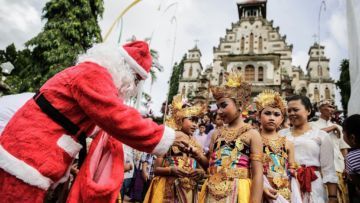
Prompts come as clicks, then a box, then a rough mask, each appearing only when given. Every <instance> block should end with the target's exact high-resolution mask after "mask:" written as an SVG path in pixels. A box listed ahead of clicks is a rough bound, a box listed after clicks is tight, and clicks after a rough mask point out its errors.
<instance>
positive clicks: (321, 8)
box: [318, 0, 326, 99]
mask: <svg viewBox="0 0 360 203" xmlns="http://www.w3.org/2000/svg"><path fill="white" fill-rule="evenodd" d="M322 10H324V11H326V2H325V0H322V1H321V4H320V9H319V18H318V37H319V41H318V51H319V54H318V77H319V97H320V98H321V76H322V70H321V65H320V55H321V51H320V25H321V23H320V18H321V11H322ZM320 98H319V99H320Z"/></svg>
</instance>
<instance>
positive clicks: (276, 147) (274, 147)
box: [262, 136, 285, 154]
mask: <svg viewBox="0 0 360 203" xmlns="http://www.w3.org/2000/svg"><path fill="white" fill-rule="evenodd" d="M262 140H263V143H264V146H265V147H268V148H270V150H271V151H272V152H273V153H275V154H278V153H280V152H281V151H282V150H281V149H282V147H283V146H285V137H278V138H277V139H275V140H271V139H269V138H266V137H264V136H262Z"/></svg>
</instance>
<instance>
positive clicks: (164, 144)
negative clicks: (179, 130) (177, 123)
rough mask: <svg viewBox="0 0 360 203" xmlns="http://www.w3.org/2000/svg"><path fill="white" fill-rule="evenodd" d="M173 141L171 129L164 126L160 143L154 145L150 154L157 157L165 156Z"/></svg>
mask: <svg viewBox="0 0 360 203" xmlns="http://www.w3.org/2000/svg"><path fill="white" fill-rule="evenodd" d="M174 140H175V131H174V130H173V129H172V128H169V127H167V126H165V129H164V134H163V135H162V137H161V140H160V142H159V143H158V144H157V145H156V147H155V149H154V150H153V151H152V153H153V154H155V155H158V156H161V155H164V154H166V152H167V151H168V150H169V148H170V147H171V145H172V144H173V143H174Z"/></svg>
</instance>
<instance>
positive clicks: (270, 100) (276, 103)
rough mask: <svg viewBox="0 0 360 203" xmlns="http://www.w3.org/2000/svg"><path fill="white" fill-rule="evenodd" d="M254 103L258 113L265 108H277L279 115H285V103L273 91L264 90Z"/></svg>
mask: <svg viewBox="0 0 360 203" xmlns="http://www.w3.org/2000/svg"><path fill="white" fill-rule="evenodd" d="M254 102H255V104H256V109H257V110H258V112H260V111H262V110H263V109H264V108H265V107H272V108H279V109H280V111H281V113H282V114H283V115H284V114H285V113H286V101H285V100H284V99H283V98H282V97H281V96H280V94H279V93H278V92H275V91H274V90H269V89H267V90H264V91H263V92H261V93H260V94H259V95H258V96H257V97H255V99H254Z"/></svg>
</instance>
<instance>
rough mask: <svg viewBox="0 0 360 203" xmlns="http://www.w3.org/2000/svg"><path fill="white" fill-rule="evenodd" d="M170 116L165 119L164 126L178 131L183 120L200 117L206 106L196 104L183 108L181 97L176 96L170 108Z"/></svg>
mask: <svg viewBox="0 0 360 203" xmlns="http://www.w3.org/2000/svg"><path fill="white" fill-rule="evenodd" d="M170 110H171V115H170V116H169V117H168V118H167V119H166V121H165V124H166V125H167V126H169V127H171V128H174V129H176V130H180V128H181V126H182V121H183V119H184V118H190V117H193V116H201V115H202V114H203V113H205V112H206V106H205V105H201V104H197V105H194V106H185V107H184V100H183V97H182V96H181V95H176V96H174V98H173V101H172V103H171V106H170Z"/></svg>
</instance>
